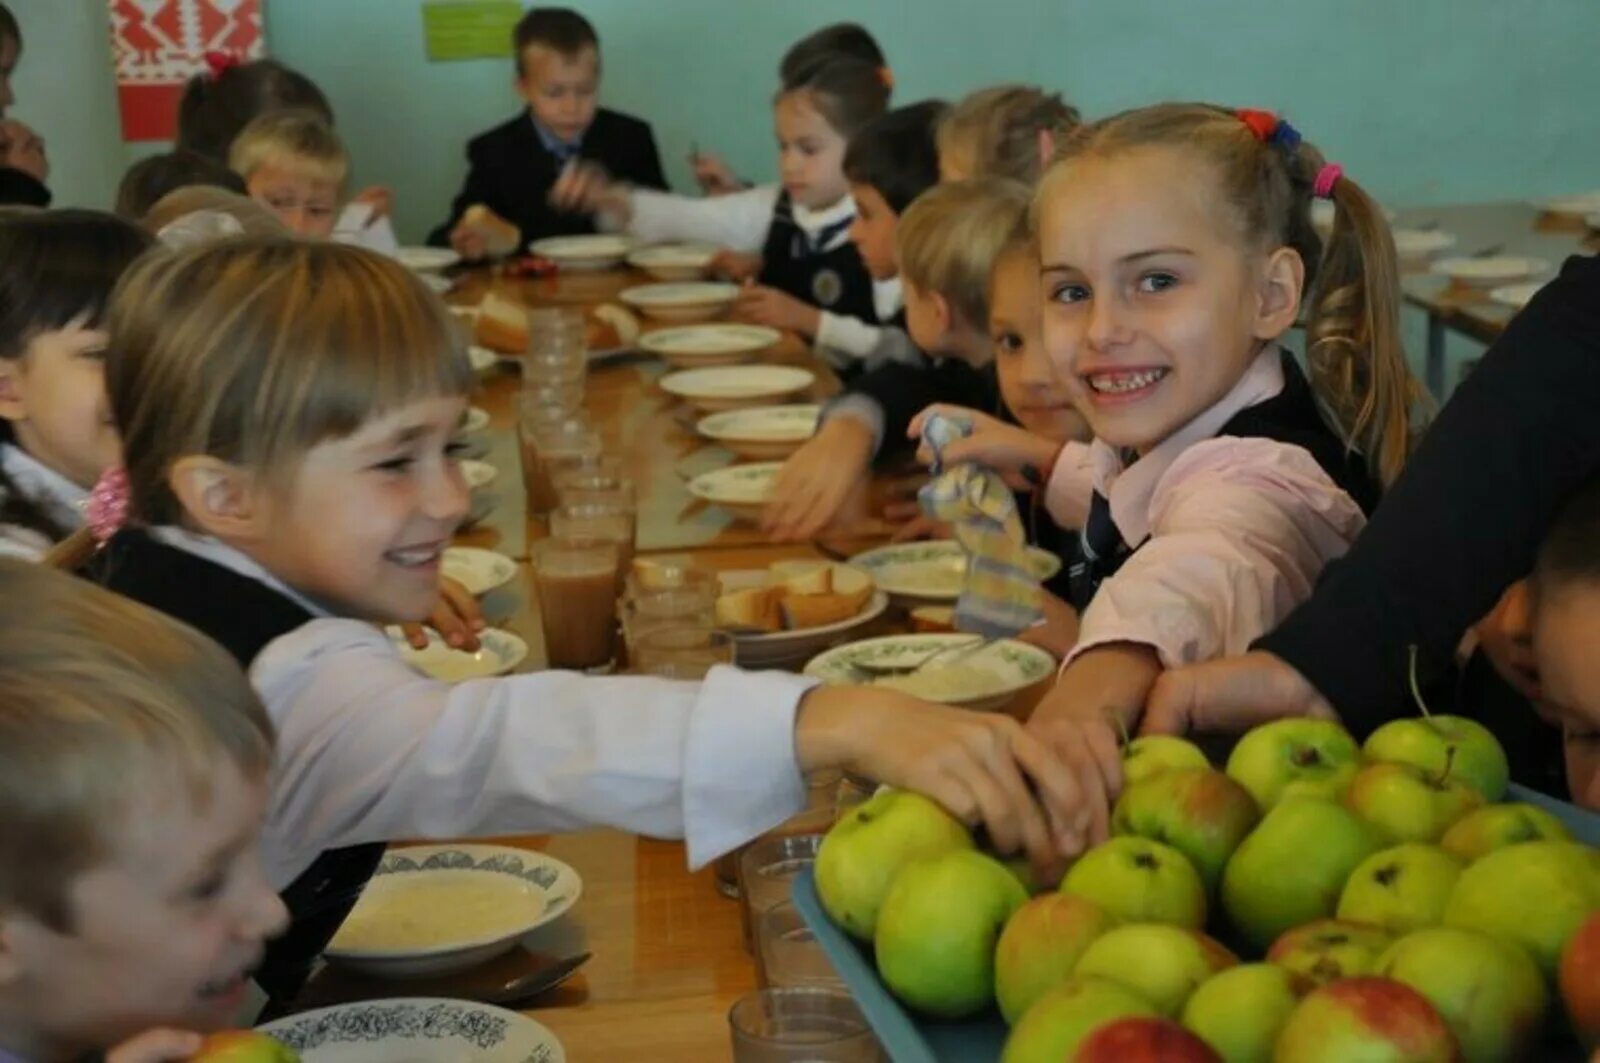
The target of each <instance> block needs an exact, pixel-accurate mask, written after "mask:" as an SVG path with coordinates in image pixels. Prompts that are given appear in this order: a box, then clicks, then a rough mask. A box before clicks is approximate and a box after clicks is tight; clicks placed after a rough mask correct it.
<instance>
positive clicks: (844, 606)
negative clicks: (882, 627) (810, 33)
mask: <svg viewBox="0 0 1600 1063" xmlns="http://www.w3.org/2000/svg"><path fill="white" fill-rule="evenodd" d="M780 609H781V611H782V613H783V626H784V628H785V629H786V630H788V631H802V630H804V629H806V628H812V627H822V626H824V625H826V624H837V623H839V621H841V620H849V619H850V618H851V617H853V616H855V615H856V614H857V613H859V612H860V611H861V605H860V604H859V603H858V602H855V601H852V600H851V597H850V596H849V595H846V594H792V595H790V596H789V597H787V598H785V599H784V600H783V603H782V605H781V606H780Z"/></svg>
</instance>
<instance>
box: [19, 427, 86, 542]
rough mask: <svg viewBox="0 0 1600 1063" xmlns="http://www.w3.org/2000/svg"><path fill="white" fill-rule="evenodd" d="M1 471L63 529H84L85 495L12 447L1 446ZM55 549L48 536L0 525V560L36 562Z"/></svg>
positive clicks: (47, 468)
mask: <svg viewBox="0 0 1600 1063" xmlns="http://www.w3.org/2000/svg"><path fill="white" fill-rule="evenodd" d="M0 468H4V469H5V474H6V479H7V480H9V481H10V482H11V484H12V486H13V487H15V488H16V490H17V491H18V492H19V493H20V494H21V495H22V496H23V497H24V498H26V499H28V500H29V501H30V502H32V503H33V504H34V505H36V506H38V507H39V508H40V509H42V510H44V512H45V514H46V515H47V516H48V517H49V518H50V519H51V520H53V521H55V522H56V523H57V524H59V525H61V527H62V528H65V529H68V530H73V531H75V530H77V529H78V528H81V527H83V511H84V507H85V506H86V505H87V504H88V502H89V492H88V491H86V490H84V489H83V488H82V487H79V486H78V485H77V484H75V483H73V482H72V481H71V480H69V479H67V478H66V477H65V476H62V475H61V474H60V473H58V472H56V471H55V470H54V469H52V468H49V467H48V466H46V465H44V464H42V463H41V462H40V461H39V460H38V459H36V458H34V457H33V456H32V455H31V454H29V453H28V452H27V451H25V450H23V449H22V448H21V447H19V446H17V445H16V444H14V443H0ZM0 498H3V496H0ZM54 545H55V543H54V542H52V541H51V539H50V537H49V536H48V535H45V534H44V533H42V532H40V531H38V530H37V529H34V528H29V527H25V526H23V525H21V524H0V557H15V558H20V559H21V560H23V561H37V560H39V559H40V558H41V557H43V556H44V555H45V554H46V553H47V552H48V551H49V549H50V548H51V547H52V546H54Z"/></svg>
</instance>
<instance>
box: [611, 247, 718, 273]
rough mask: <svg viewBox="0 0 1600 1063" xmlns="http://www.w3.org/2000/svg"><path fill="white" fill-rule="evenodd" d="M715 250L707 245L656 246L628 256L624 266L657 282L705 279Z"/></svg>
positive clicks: (644, 248)
mask: <svg viewBox="0 0 1600 1063" xmlns="http://www.w3.org/2000/svg"><path fill="white" fill-rule="evenodd" d="M716 253H717V249H716V248H715V247H712V246H710V245H709V244H657V245H656V246H654V247H641V248H639V249H638V250H637V251H635V252H633V253H632V254H631V255H629V256H628V265H630V266H633V267H634V268H635V269H642V270H644V271H645V272H646V273H648V274H650V276H652V277H654V278H655V279H656V280H658V281H692V280H699V279H700V278H701V277H703V276H705V272H706V269H707V267H709V266H710V265H711V259H712V258H713V257H715V256H716Z"/></svg>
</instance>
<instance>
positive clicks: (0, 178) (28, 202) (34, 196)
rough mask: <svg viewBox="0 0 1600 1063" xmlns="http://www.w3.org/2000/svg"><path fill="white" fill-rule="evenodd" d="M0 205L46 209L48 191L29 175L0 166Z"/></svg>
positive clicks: (48, 199)
mask: <svg viewBox="0 0 1600 1063" xmlns="http://www.w3.org/2000/svg"><path fill="white" fill-rule="evenodd" d="M0 205H4V206H20V207H48V206H49V205H50V190H49V189H48V188H46V187H45V186H44V184H43V183H42V182H41V181H40V180H39V179H38V178H37V177H35V176H33V174H31V173H25V172H24V171H22V170H17V169H13V168H12V167H9V166H0Z"/></svg>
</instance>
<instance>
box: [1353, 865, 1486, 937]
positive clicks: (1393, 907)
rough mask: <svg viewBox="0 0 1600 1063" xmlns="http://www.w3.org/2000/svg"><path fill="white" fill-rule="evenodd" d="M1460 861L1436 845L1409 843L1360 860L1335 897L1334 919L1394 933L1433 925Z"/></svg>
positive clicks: (1452, 886) (1441, 914) (1441, 913)
mask: <svg viewBox="0 0 1600 1063" xmlns="http://www.w3.org/2000/svg"><path fill="white" fill-rule="evenodd" d="M1461 868H1462V863H1461V861H1460V860H1457V859H1456V858H1455V857H1453V856H1451V855H1450V854H1449V853H1447V852H1445V851H1444V850H1443V849H1441V848H1439V847H1438V846H1437V845H1423V844H1421V843H1418V842H1412V843H1409V844H1406V845H1397V846H1395V847H1394V848H1392V849H1383V850H1381V851H1379V852H1376V853H1373V854H1372V855H1371V856H1369V857H1367V858H1366V859H1365V860H1363V861H1362V862H1361V864H1360V866H1358V867H1357V868H1356V869H1355V870H1354V871H1352V872H1350V879H1349V881H1348V882H1346V883H1345V884H1344V892H1343V893H1341V894H1339V908H1338V912H1337V914H1338V916H1339V918H1340V919H1348V920H1351V921H1353V922H1357V923H1371V924H1373V925H1374V926H1381V927H1383V928H1384V929H1385V930H1392V931H1394V932H1395V933H1396V934H1405V933H1409V932H1410V931H1413V930H1421V929H1422V928H1423V927H1425V926H1436V925H1438V923H1439V921H1440V920H1441V919H1443V918H1444V906H1445V902H1446V901H1448V900H1449V899H1450V891H1451V890H1453V889H1455V886H1456V879H1458V878H1460V877H1461Z"/></svg>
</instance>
